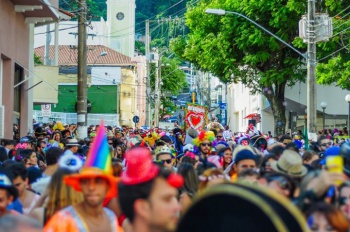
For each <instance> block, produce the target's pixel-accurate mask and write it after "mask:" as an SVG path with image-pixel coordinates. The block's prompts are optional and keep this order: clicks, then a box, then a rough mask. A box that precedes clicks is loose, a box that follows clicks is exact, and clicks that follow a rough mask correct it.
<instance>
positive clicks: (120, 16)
mask: <svg viewBox="0 0 350 232" xmlns="http://www.w3.org/2000/svg"><path fill="white" fill-rule="evenodd" d="M116 17H117V19H118V20H123V19H124V13H122V12H119V13H117V15H116Z"/></svg>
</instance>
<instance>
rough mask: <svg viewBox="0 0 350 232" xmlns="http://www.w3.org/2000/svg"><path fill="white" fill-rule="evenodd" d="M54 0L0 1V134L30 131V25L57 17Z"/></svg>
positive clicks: (31, 36) (19, 135)
mask: <svg viewBox="0 0 350 232" xmlns="http://www.w3.org/2000/svg"><path fill="white" fill-rule="evenodd" d="M57 7H58V1H51V2H50V1H47V0H45V1H40V0H27V1H25V3H24V1H20V0H0V30H1V33H0V91H1V94H0V106H1V107H0V124H1V126H0V137H1V138H5V139H12V138H13V137H14V134H13V124H18V126H19V129H20V131H19V134H16V138H17V139H18V138H19V137H21V136H23V135H26V134H27V133H28V132H31V131H32V98H33V92H32V89H30V88H31V87H32V84H33V76H34V74H33V73H34V72H33V71H34V27H35V26H37V25H39V24H42V23H46V22H54V21H56V20H57V19H58V18H59V14H58V12H57V11H56V10H55V8H57Z"/></svg>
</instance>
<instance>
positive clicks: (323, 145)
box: [321, 142, 332, 147]
mask: <svg viewBox="0 0 350 232" xmlns="http://www.w3.org/2000/svg"><path fill="white" fill-rule="evenodd" d="M327 145H328V146H330V145H332V142H328V143H322V144H321V147H327Z"/></svg>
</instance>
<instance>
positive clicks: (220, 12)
mask: <svg viewBox="0 0 350 232" xmlns="http://www.w3.org/2000/svg"><path fill="white" fill-rule="evenodd" d="M205 13H207V14H214V15H226V14H233V15H237V16H239V17H242V18H244V19H246V20H248V21H249V22H251V23H252V24H254V25H255V26H257V27H259V28H260V29H261V30H263V31H265V32H266V33H268V34H270V35H271V36H272V37H274V38H275V39H277V40H278V41H280V42H281V43H283V44H284V45H286V46H287V47H289V48H290V49H292V50H293V51H295V52H296V53H298V54H299V55H300V56H302V57H303V58H304V59H306V58H307V57H306V54H303V53H301V52H300V51H298V50H297V49H295V48H294V47H293V46H291V45H290V44H288V43H287V42H285V41H284V40H283V39H281V38H280V37H278V36H277V35H275V34H273V33H272V32H271V31H269V30H267V29H266V28H265V27H263V26H261V25H260V24H258V23H257V22H255V21H254V20H252V19H250V18H248V17H247V16H245V15H243V14H240V13H237V12H234V11H226V10H222V9H206V10H205Z"/></svg>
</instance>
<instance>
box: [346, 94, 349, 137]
mask: <svg viewBox="0 0 350 232" xmlns="http://www.w3.org/2000/svg"><path fill="white" fill-rule="evenodd" d="M345 101H347V102H348V103H349V112H348V126H347V128H346V129H348V131H349V127H350V94H347V95H346V96H345ZM348 133H349V132H348ZM348 135H349V134H348Z"/></svg>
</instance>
